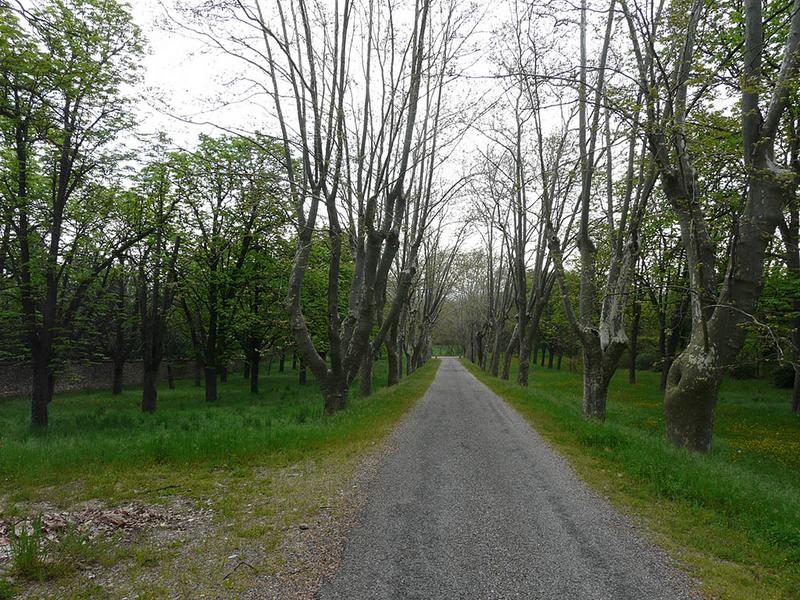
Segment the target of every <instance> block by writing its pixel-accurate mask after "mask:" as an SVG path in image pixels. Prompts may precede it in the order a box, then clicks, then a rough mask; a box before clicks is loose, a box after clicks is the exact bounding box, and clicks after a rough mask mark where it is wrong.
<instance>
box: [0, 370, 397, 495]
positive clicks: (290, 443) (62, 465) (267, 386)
mask: <svg viewBox="0 0 800 600" xmlns="http://www.w3.org/2000/svg"><path fill="white" fill-rule="evenodd" d="M374 376H375V388H376V390H379V389H380V388H382V387H383V386H384V385H385V381H386V364H385V363H384V362H378V363H377V364H376V368H375V374H374ZM296 380H297V373H296V372H294V371H288V370H287V372H286V373H276V372H275V371H274V370H273V373H272V374H271V375H270V376H269V377H264V378H263V381H262V383H261V390H262V391H261V393H259V394H257V395H253V394H251V393H250V392H249V389H248V381H247V380H245V379H243V378H242V377H241V375H238V374H236V375H232V376H231V378H230V380H229V382H228V383H226V384H220V399H219V400H218V401H217V402H215V403H207V402H205V401H204V400H203V390H202V388H198V387H194V386H193V385H192V383H191V382H190V381H179V382H178V383H177V388H176V389H174V390H169V389H160V390H159V400H158V409H157V411H156V412H155V413H154V414H144V413H142V412H141V411H140V410H139V401H140V391H139V390H138V389H131V390H128V391H125V392H124V393H123V394H122V395H121V396H117V397H114V396H111V395H110V394H109V393H108V392H105V391H97V392H82V393H71V394H64V395H59V396H58V397H57V398H56V399H55V400H54V401H53V404H52V405H51V409H50V425H49V427H48V428H47V430H46V431H44V432H40V431H36V430H34V429H31V428H30V426H29V424H28V418H29V417H28V415H29V404H28V401H27V399H22V398H20V399H12V400H0V490H2V488H3V487H18V486H20V485H23V486H24V485H26V484H36V485H42V484H54V483H59V482H62V481H68V480H73V479H74V478H76V477H81V476H82V475H83V474H85V473H91V472H94V471H95V470H97V469H101V470H102V469H113V470H114V471H116V472H118V471H119V469H126V468H131V467H134V468H140V467H142V466H145V465H152V464H186V463H193V462H198V461H225V462H234V463H235V462H237V461H240V460H242V459H246V458H247V457H252V456H257V455H260V454H263V453H275V452H280V453H284V454H287V455H291V454H292V453H295V454H297V453H300V454H302V453H304V452H308V451H313V450H314V449H315V448H320V447H323V446H325V445H328V444H331V443H335V442H336V441H337V440H342V439H345V438H348V439H349V438H351V437H352V436H353V435H364V434H368V432H367V431H365V428H364V424H365V423H368V422H370V421H372V420H376V419H381V418H383V417H386V416H387V414H386V413H387V411H389V412H391V411H390V407H389V406H387V405H386V404H382V403H380V402H376V401H374V399H373V398H370V399H368V400H360V399H357V398H355V394H354V393H353V392H351V398H350V400H349V408H348V409H347V410H345V411H343V412H341V413H339V414H337V415H335V416H333V417H330V418H326V417H324V416H323V414H322V409H323V405H322V399H321V396H320V391H319V387H318V386H317V385H316V384H315V383H314V381H313V377H310V378H309V384H308V385H305V386H300V385H298V384H297V381H296ZM378 397H380V396H378ZM388 416H390V417H391V415H388Z"/></svg>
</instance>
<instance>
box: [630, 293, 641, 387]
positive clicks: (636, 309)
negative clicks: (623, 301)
mask: <svg viewBox="0 0 800 600" xmlns="http://www.w3.org/2000/svg"><path fill="white" fill-rule="evenodd" d="M641 317H642V305H641V304H639V303H638V302H634V304H633V320H632V322H631V337H630V361H629V362H628V383H636V355H637V354H638V353H639V322H640V320H641Z"/></svg>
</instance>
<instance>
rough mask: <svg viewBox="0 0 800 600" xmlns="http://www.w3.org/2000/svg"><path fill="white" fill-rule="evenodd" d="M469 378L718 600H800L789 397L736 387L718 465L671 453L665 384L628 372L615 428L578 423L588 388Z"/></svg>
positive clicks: (543, 372)
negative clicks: (632, 378) (643, 527)
mask: <svg viewBox="0 0 800 600" xmlns="http://www.w3.org/2000/svg"><path fill="white" fill-rule="evenodd" d="M465 364H466V365H467V367H468V368H469V369H470V370H471V371H472V372H473V373H474V374H475V375H476V376H477V377H478V378H479V379H481V380H482V381H483V382H484V383H486V384H487V385H488V386H489V387H490V388H491V389H493V390H494V391H495V392H496V393H498V394H499V395H500V396H502V397H503V398H505V399H506V400H507V401H509V402H510V403H511V404H512V405H513V406H514V407H515V408H517V410H519V411H520V412H521V413H522V414H523V415H524V416H525V417H526V418H528V419H529V420H530V421H531V422H532V424H533V425H534V427H535V428H536V429H537V430H538V431H539V432H540V433H542V434H543V435H544V436H545V437H546V438H547V439H548V440H549V441H550V442H551V443H553V444H554V445H555V446H556V447H557V448H558V449H559V450H560V451H562V452H563V453H564V454H565V455H567V456H568V457H569V458H570V459H571V461H572V462H573V464H574V465H575V467H576V469H577V470H578V472H579V473H580V474H581V476H583V477H584V478H585V479H586V480H587V482H588V483H589V484H590V485H592V486H593V487H595V488H596V489H599V490H600V491H601V492H602V493H604V494H606V495H607V496H609V497H610V498H611V499H612V500H613V501H614V502H616V503H617V504H618V505H619V506H621V507H623V508H624V509H626V510H627V511H629V512H631V513H633V514H635V515H637V516H638V517H639V518H641V519H642V520H643V521H644V522H645V523H646V524H647V526H648V527H649V529H650V530H651V531H652V532H653V534H654V536H655V541H657V542H658V543H660V544H662V545H663V546H664V547H665V548H667V549H668V550H669V551H670V552H671V553H672V554H673V555H674V556H676V557H677V558H678V559H680V560H681V561H683V562H685V563H686V564H687V565H688V569H689V571H690V572H691V573H692V574H693V575H694V576H697V577H698V578H699V579H700V580H701V581H702V584H701V587H702V590H703V591H704V592H705V593H706V594H708V595H710V596H711V597H718V598H742V599H744V598H797V597H798V590H800V419H799V418H798V417H797V416H796V415H792V414H791V413H790V410H789V397H788V393H787V392H786V391H785V390H777V389H775V388H773V387H771V385H770V383H768V382H764V381H735V380H729V381H727V382H726V383H725V384H724V385H723V387H722V390H721V394H720V403H719V406H718V410H717V423H716V432H715V438H714V446H713V449H712V451H711V453H710V454H709V455H708V456H700V455H695V454H691V453H689V452H686V451H679V450H676V449H674V448H672V447H670V446H669V445H668V444H667V442H666V441H665V437H664V433H663V431H664V427H663V417H662V413H661V403H662V393H661V391H660V390H659V388H658V376H657V375H656V374H654V373H650V372H643V373H640V374H639V382H638V383H637V384H635V385H630V384H628V382H627V377H626V376H625V373H622V372H620V373H619V374H618V375H617V377H615V379H614V381H613V382H612V384H611V388H610V391H609V402H608V416H607V420H606V422H605V423H597V422H594V421H588V420H586V419H584V418H583V417H582V416H581V413H580V394H581V376H580V374H578V373H567V372H566V371H555V370H549V369H545V368H541V367H536V368H535V369H534V370H533V371H532V373H531V378H530V386H529V388H527V389H523V388H521V387H519V386H518V385H516V384H515V383H513V380H514V375H515V374H512V382H508V381H502V380H500V379H498V378H494V377H491V376H489V375H487V374H485V373H483V372H481V371H480V370H479V369H478V368H477V367H475V366H474V365H472V364H470V363H467V362H466V361H465Z"/></svg>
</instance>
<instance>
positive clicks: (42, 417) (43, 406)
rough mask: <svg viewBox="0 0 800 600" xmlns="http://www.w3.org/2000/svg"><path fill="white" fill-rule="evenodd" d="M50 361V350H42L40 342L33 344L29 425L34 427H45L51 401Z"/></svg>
mask: <svg viewBox="0 0 800 600" xmlns="http://www.w3.org/2000/svg"><path fill="white" fill-rule="evenodd" d="M51 360H52V350H50V349H49V348H47V347H44V348H42V344H41V342H37V343H35V344H33V354H32V366H33V373H32V380H31V383H32V387H33V390H32V392H33V393H32V396H31V423H32V424H33V426H34V427H47V423H48V417H49V415H48V408H49V405H50V402H51V401H52V399H53V393H52V390H53V387H52V383H51V382H52V380H53V378H52V373H51V372H50V370H51V368H50V361H51Z"/></svg>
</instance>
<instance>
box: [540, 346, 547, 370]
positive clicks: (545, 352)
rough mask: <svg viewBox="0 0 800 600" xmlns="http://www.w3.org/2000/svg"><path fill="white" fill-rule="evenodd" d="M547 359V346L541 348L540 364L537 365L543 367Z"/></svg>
mask: <svg viewBox="0 0 800 600" xmlns="http://www.w3.org/2000/svg"><path fill="white" fill-rule="evenodd" d="M546 358H547V346H542V362H541V364H540V365H539V366H540V367H543V366H544V361H545V359H546Z"/></svg>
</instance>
